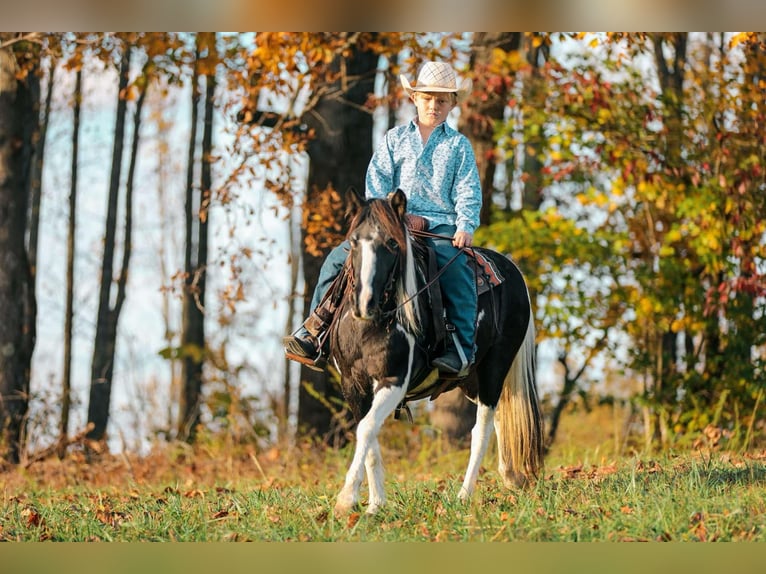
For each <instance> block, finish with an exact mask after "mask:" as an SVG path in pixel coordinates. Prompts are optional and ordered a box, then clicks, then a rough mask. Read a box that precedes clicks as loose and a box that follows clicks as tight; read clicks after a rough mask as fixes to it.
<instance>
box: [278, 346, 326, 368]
mask: <svg viewBox="0 0 766 574" xmlns="http://www.w3.org/2000/svg"><path fill="white" fill-rule="evenodd" d="M285 357H287V358H288V359H290V360H291V361H296V362H298V363H300V364H301V365H306V366H307V367H308V368H309V369H312V370H314V371H318V372H320V373H321V372H323V371H324V366H325V365H326V364H327V360H326V359H325V358H324V357H323V356H322V355H320V356H318V357H317V358H315V359H312V358H311V357H304V356H303V355H296V354H295V353H291V352H290V351H285Z"/></svg>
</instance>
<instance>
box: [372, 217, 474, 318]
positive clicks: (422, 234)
mask: <svg viewBox="0 0 766 574" xmlns="http://www.w3.org/2000/svg"><path fill="white" fill-rule="evenodd" d="M410 233H411V234H412V235H415V236H418V237H431V238H434V239H446V240H451V239H452V237H450V236H449V235H440V234H438V233H431V232H429V231H421V230H416V229H410ZM469 249H472V248H471V247H461V248H460V249H458V251H457V253H455V255H453V256H452V258H451V259H450V260H449V261H447V263H445V264H444V266H443V267H442V268H441V269H439V271H437V273H436V274H435V275H434V276H433V277H431V279H430V280H429V281H427V282H426V284H425V285H423V286H422V287H421V288H420V289H418V290H417V291H416V292H415V293H413V294H412V295H411V296H410V297H408V298H407V299H405V300H404V301H402V302H401V303H399V305H397V306H396V307H394V308H393V309H392V310H391V311H386V312H385V313H384V314H383V315H384V316H390V315H393V314H395V313H396V312H397V311H399V309H401V308H402V307H404V306H405V305H406V304H407V303H409V302H411V301H413V300H414V299H415V298H417V297H419V296H420V295H422V294H423V293H425V292H426V290H428V289H429V288H430V287H431V286H432V285H433V284H434V283H436V282H437V281H438V280H439V277H441V276H442V274H443V273H444V271H445V270H446V269H447V267H449V266H450V265H452V264H453V263H454V262H455V260H456V259H457V258H458V257H459V256H460V254H461V253H463V252H464V251H468V250H469Z"/></svg>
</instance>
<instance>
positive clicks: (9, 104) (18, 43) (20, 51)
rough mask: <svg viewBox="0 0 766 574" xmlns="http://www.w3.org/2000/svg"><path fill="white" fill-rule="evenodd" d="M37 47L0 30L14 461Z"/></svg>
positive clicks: (0, 199)
mask: <svg viewBox="0 0 766 574" xmlns="http://www.w3.org/2000/svg"><path fill="white" fill-rule="evenodd" d="M36 51H37V50H36V49H35V48H34V46H32V45H30V44H29V43H28V42H27V41H25V40H24V39H19V38H17V37H16V36H15V35H14V34H10V33H0V257H2V265H0V316H1V317H3V320H2V321H1V322H0V349H2V353H0V448H1V449H2V452H3V454H2V459H3V460H4V461H5V462H8V463H11V464H15V463H18V462H19V461H20V459H21V455H22V452H23V441H24V429H25V421H26V414H27V410H28V405H29V378H30V363H31V359H32V351H33V349H34V342H35V315H36V309H35V294H34V282H33V280H32V272H31V269H30V267H29V261H28V257H27V252H26V249H25V234H26V229H27V209H28V197H29V190H30V187H29V175H30V173H31V165H32V161H33V150H34V142H33V134H34V133H35V132H36V131H37V129H38V128H39V120H38V118H37V116H36V114H37V110H38V106H37V102H38V99H37V97H36V96H38V95H39V80H38V78H37V75H36V73H35V70H36V67H37V60H36V55H37V54H36Z"/></svg>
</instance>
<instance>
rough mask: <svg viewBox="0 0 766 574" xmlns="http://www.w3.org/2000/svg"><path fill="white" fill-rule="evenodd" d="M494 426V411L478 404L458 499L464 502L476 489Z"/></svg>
mask: <svg viewBox="0 0 766 574" xmlns="http://www.w3.org/2000/svg"><path fill="white" fill-rule="evenodd" d="M494 426H495V409H493V408H490V407H488V406H486V405H483V404H481V403H480V402H479V403H478V406H477V408H476V424H475V425H474V427H473V430H471V455H470V457H469V459H468V468H467V469H466V472H465V479H464V480H463V485H462V486H461V487H460V492H459V493H458V498H459V499H460V500H462V501H466V500H468V499H469V498H471V495H472V494H473V490H474V488H475V487H476V479H477V478H478V476H479V467H480V466H481V461H482V460H483V459H484V454H485V453H486V452H487V445H488V444H489V437H490V436H492V431H493V429H494Z"/></svg>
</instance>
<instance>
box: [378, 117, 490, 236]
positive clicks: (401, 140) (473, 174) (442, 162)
mask: <svg viewBox="0 0 766 574" xmlns="http://www.w3.org/2000/svg"><path fill="white" fill-rule="evenodd" d="M366 188H367V189H366V195H367V198H368V199H371V198H384V197H386V196H387V195H388V194H389V193H390V192H392V191H395V190H396V189H397V188H401V190H402V191H404V193H405V194H406V195H407V211H408V212H409V213H412V214H414V215H420V216H422V217H425V218H426V219H427V220H428V222H429V223H430V226H431V227H432V228H433V227H436V226H437V225H442V224H449V225H455V226H456V227H457V230H458V231H467V232H468V233H473V232H474V231H475V230H476V228H477V227H478V226H479V211H480V210H481V183H480V181H479V170H478V168H477V167H476V158H475V157H474V154H473V148H472V147H471V142H470V141H468V138H467V137H465V136H464V135H463V134H461V133H460V132H458V131H456V130H454V129H453V128H451V127H450V126H449V125H447V122H443V123H441V124H440V125H438V126H436V128H435V129H434V131H433V132H432V133H431V136H430V137H429V138H428V142H426V145H425V147H423V140H422V139H421V137H420V130H419V129H418V125H417V120H413V121H411V122H409V123H407V124H404V125H401V126H397V127H394V128H392V129H390V130H389V131H388V132H386V135H385V137H384V138H383V139H382V140H381V142H380V144H379V145H378V147H377V148H376V150H375V153H374V154H373V156H372V159H371V160H370V165H369V167H368V168H367V180H366Z"/></svg>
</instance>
